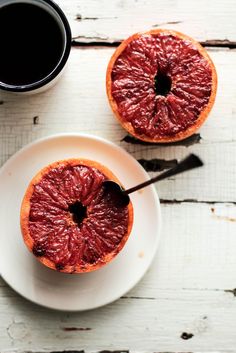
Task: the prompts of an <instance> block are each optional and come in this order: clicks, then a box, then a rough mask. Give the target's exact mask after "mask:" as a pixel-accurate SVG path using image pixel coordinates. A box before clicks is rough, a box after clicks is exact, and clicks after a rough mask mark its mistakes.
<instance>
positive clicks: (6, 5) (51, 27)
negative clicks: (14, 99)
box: [0, 0, 71, 93]
mask: <svg viewBox="0 0 236 353" xmlns="http://www.w3.org/2000/svg"><path fill="white" fill-rule="evenodd" d="M0 48H1V53H0V88H1V89H3V90H6V91H12V92H18V93H20V92H31V93H36V92H39V91H42V90H45V89H46V88H48V87H50V86H51V85H52V84H53V83H54V82H55V80H56V79H57V78H58V77H59V74H60V73H61V72H62V69H63V68H64V66H65V64H66V62H67V59H68V57H69V53H70V49H71V30H70V26H69V23H68V21H67V18H66V16H65V14H64V13H63V11H62V10H61V9H60V8H59V7H58V5H56V4H55V3H54V2H53V1H51V0H0Z"/></svg>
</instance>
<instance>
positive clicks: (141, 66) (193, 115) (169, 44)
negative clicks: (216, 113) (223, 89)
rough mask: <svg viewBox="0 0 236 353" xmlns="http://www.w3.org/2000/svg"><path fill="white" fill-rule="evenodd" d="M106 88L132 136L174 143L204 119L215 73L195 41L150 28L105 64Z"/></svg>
mask: <svg viewBox="0 0 236 353" xmlns="http://www.w3.org/2000/svg"><path fill="white" fill-rule="evenodd" d="M106 88H107V95H108V99H109V102H110V105H111V108H112V110H113V112H114V113H115V116H116V117H117V119H118V121H119V122H120V123H121V125H122V126H123V127H124V128H125V129H126V130H127V131H128V132H129V133H130V134H131V135H133V136H135V137H136V138H138V139H140V140H144V141H148V142H157V143H160V142H163V143H164V142H174V141H178V140H182V139H185V138H187V137H189V136H191V135H192V134H193V133H194V132H195V131H196V130H198V129H199V128H200V126H201V125H202V124H203V122H204V121H205V120H206V118H207V116H208V114H209V112H210V110H211V108H212V106H213V104H214V101H215V96H216V88H217V74H216V70H215V67H214V64H213V62H212V60H211V58H210V57H209V55H208V53H207V52H206V50H205V49H204V48H203V47H202V46H201V45H200V44H199V43H198V42H196V41H195V40H194V39H192V38H190V37H188V36H187V35H185V34H182V33H179V32H176V31H172V30H166V29H154V30H151V31H148V32H144V33H136V34H134V35H132V36H131V37H129V38H128V39H126V40H124V41H123V42H122V43H121V44H120V46H119V47H118V48H117V49H116V51H115V52H114V54H113V55H112V57H111V59H110V62H109V64H108V68H107V75H106Z"/></svg>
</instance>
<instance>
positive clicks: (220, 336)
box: [0, 290, 236, 353]
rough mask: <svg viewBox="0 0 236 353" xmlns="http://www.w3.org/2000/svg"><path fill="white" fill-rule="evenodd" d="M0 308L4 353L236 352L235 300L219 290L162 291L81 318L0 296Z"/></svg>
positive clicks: (80, 316)
mask: <svg viewBox="0 0 236 353" xmlns="http://www.w3.org/2000/svg"><path fill="white" fill-rule="evenodd" d="M0 310H1V322H0V335H1V351H2V352H6V351H8V352H9V350H10V352H15V351H17V352H25V351H34V352H35V351H36V352H42V351H43V352H50V351H63V350H70V351H71V350H78V351H81V350H84V351H85V352H86V353H90V352H97V351H102V350H111V351H113V350H122V351H126V350H127V351H130V352H145V353H149V352H150V353H151V352H167V351H168V352H191V351H193V350H194V351H196V352H208V351H209V352H210V351H213V350H214V349H215V348H214V347H217V351H218V352H222V353H223V352H224V353H225V352H234V349H235V344H236V338H235V315H236V301H235V298H234V297H233V296H232V295H230V294H228V293H224V292H220V291H218V292H203V291H199V292H197V291H179V290H175V291H165V292H162V291H158V292H157V299H154V300H150V299H142V300H140V299H130V298H124V299H121V300H119V301H117V302H115V303H114V304H112V305H109V306H107V307H104V308H101V309H99V310H95V311H88V312H85V313H77V314H68V313H67V314H66V313H60V312H52V311H51V312H49V311H48V310H44V309H42V308H40V307H36V306H35V305H32V304H30V303H27V302H26V301H25V300H24V299H22V298H16V297H15V298H7V299H6V298H4V297H0ZM192 335H193V336H192ZM182 337H189V339H187V340H186V339H183V338H182ZM214 351H215V350H214Z"/></svg>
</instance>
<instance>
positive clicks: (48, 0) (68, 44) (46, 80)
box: [0, 0, 72, 92]
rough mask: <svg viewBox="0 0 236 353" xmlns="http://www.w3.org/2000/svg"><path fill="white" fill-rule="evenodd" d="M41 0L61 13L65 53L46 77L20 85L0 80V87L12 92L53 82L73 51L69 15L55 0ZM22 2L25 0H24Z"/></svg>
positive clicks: (33, 88)
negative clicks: (67, 15)
mask: <svg viewBox="0 0 236 353" xmlns="http://www.w3.org/2000/svg"><path fill="white" fill-rule="evenodd" d="M41 1H42V2H44V3H45V4H48V5H49V6H51V7H52V8H53V10H55V11H56V13H57V14H58V15H59V17H60V19H61V21H62V24H63V26H64V30H65V49H64V53H63V54H62V56H61V58H60V60H59V61H58V63H57V65H56V67H55V68H54V69H53V70H52V71H51V72H50V73H49V74H48V75H47V76H46V77H44V78H42V79H41V80H39V81H36V82H33V83H29V84H26V85H19V86H18V85H11V84H7V83H4V82H1V81H0V89H3V90H5V91H11V92H30V91H33V90H36V89H38V88H40V87H43V86H45V85H46V84H47V83H49V82H51V81H52V80H53V79H54V78H56V77H57V75H58V74H59V73H60V72H61V70H62V69H63V67H64V66H65V64H66V62H67V59H68V57H69V54H70V51H71V40H72V34H71V28H70V25H69V22H68V20H67V17H66V15H65V14H64V12H63V11H62V9H61V8H60V7H59V6H58V5H57V4H56V3H55V2H54V1H52V0H41ZM22 2H24V0H22Z"/></svg>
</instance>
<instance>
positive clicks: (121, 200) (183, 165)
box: [103, 154, 203, 207]
mask: <svg viewBox="0 0 236 353" xmlns="http://www.w3.org/2000/svg"><path fill="white" fill-rule="evenodd" d="M201 166H203V162H202V161H201V159H200V158H199V157H198V156H196V155H195V154H190V155H189V156H188V157H186V158H184V159H183V160H182V161H180V162H179V163H178V164H177V166H176V167H174V168H172V169H169V170H167V171H165V172H163V173H161V174H159V175H158V176H156V177H154V178H152V179H150V180H147V181H145V182H143V183H141V184H138V185H136V186H134V187H132V188H130V189H128V190H124V189H123V188H122V187H121V186H120V185H119V184H117V183H116V182H115V181H112V180H107V181H104V182H103V187H104V193H107V194H109V195H110V197H111V198H112V199H114V201H115V203H116V205H117V206H120V207H125V206H127V205H128V204H129V202H130V198H129V195H128V194H131V193H132V192H135V191H137V190H139V189H142V188H144V187H146V186H148V185H150V184H153V183H156V182H157V181H160V180H163V179H166V178H169V177H171V176H173V175H176V174H179V173H183V172H186V171H187V170H191V169H194V168H198V167H201Z"/></svg>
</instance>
